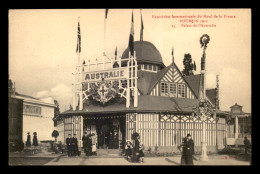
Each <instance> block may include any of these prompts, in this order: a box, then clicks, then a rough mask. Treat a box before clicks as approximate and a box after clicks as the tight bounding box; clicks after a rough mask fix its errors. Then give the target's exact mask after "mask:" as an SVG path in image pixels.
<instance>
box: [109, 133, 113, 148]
mask: <svg viewBox="0 0 260 174" xmlns="http://www.w3.org/2000/svg"><path fill="white" fill-rule="evenodd" d="M113 146H114V134H113V132H109V140H108V148H109V149H113Z"/></svg>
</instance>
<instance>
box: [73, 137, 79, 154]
mask: <svg viewBox="0 0 260 174" xmlns="http://www.w3.org/2000/svg"><path fill="white" fill-rule="evenodd" d="M77 155H78V156H79V149H78V139H77V134H73V138H72V156H77Z"/></svg>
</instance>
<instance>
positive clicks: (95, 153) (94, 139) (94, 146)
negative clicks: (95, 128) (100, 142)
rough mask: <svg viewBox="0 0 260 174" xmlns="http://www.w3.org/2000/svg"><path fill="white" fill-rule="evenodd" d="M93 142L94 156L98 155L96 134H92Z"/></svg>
mask: <svg viewBox="0 0 260 174" xmlns="http://www.w3.org/2000/svg"><path fill="white" fill-rule="evenodd" d="M91 140H92V141H91V142H92V155H97V137H96V134H95V133H92V134H91Z"/></svg>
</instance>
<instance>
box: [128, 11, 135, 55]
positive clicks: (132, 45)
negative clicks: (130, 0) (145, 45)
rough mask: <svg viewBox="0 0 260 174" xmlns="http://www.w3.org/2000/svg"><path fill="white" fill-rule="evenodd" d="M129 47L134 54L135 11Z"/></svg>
mask: <svg viewBox="0 0 260 174" xmlns="http://www.w3.org/2000/svg"><path fill="white" fill-rule="evenodd" d="M128 47H129V50H130V52H131V55H132V56H134V14H133V11H132V24H131V30H130V36H129V44H128Z"/></svg>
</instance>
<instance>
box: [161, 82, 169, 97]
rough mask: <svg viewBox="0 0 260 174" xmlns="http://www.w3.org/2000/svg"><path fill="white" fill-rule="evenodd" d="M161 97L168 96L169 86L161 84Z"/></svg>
mask: <svg viewBox="0 0 260 174" xmlns="http://www.w3.org/2000/svg"><path fill="white" fill-rule="evenodd" d="M161 96H168V84H167V83H164V82H162V83H161Z"/></svg>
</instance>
